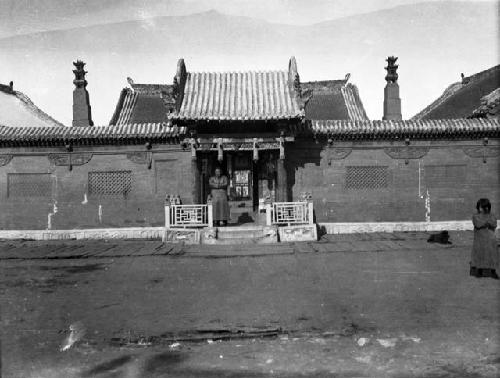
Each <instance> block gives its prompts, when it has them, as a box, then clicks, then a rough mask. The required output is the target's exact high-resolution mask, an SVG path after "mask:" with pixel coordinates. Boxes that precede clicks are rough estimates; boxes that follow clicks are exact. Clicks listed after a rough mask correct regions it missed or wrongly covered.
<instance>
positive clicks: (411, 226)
mask: <svg viewBox="0 0 500 378" xmlns="http://www.w3.org/2000/svg"><path fill="white" fill-rule="evenodd" d="M317 226H318V227H319V229H320V230H322V232H323V233H328V234H355V233H372V232H405V231H415V232H439V231H443V230H447V231H472V230H473V229H474V228H473V226H472V222H471V221H469V220H466V221H446V222H378V223H320V224H318V225H317ZM317 226H316V225H312V226H309V225H304V226H290V227H279V229H278V234H279V239H280V241H282V242H290V241H292V242H295V241H314V240H317V228H316V227H317ZM202 233H203V236H202ZM496 235H497V238H498V239H499V240H500V228H497V230H496ZM266 236H267V237H268V239H267V238H266V240H265V241H263V242H264V243H266V242H267V243H269V242H271V243H273V242H274V243H275V242H277V240H276V235H275V234H272V235H271V234H269V235H267V233H266ZM216 237H217V236H216V234H214V229H213V228H207V229H204V230H200V229H185V228H178V229H173V228H172V229H167V230H166V229H165V228H164V227H130V228H106V229H85V230H0V240H2V239H3V240H19V239H25V240H70V239H74V240H75V239H76V240H107V239H146V240H163V241H164V242H168V243H186V244H200V243H202V244H217V243H216V242H213V243H211V242H210V241H211V240H213V239H215V238H216ZM209 239H211V240H209Z"/></svg>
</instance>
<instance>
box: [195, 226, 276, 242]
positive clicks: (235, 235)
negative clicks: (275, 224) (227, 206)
mask: <svg viewBox="0 0 500 378" xmlns="http://www.w3.org/2000/svg"><path fill="white" fill-rule="evenodd" d="M215 231H216V232H215V233H213V231H212V235H216V237H215V238H214V236H210V231H208V233H205V234H204V236H203V237H202V244H235V245H238V244H265V243H276V242H277V241H278V236H277V229H275V228H269V227H263V226H240V227H217V229H216V230H215Z"/></svg>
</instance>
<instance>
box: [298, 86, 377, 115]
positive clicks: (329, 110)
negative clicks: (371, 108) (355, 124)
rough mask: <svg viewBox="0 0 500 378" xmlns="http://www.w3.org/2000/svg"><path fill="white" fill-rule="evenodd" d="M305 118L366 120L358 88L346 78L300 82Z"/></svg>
mask: <svg viewBox="0 0 500 378" xmlns="http://www.w3.org/2000/svg"><path fill="white" fill-rule="evenodd" d="M301 86H302V89H303V96H304V97H305V98H307V97H308V99H307V102H306V105H305V116H306V119H323V120H327V119H345V120H353V121H362V120H367V119H368V117H367V115H366V112H365V109H364V107H363V103H362V102H361V98H360V97H359V93H358V89H357V88H356V86H355V85H353V84H351V83H347V82H346V80H325V81H313V82H306V83H301Z"/></svg>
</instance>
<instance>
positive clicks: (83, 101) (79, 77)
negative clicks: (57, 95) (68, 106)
mask: <svg viewBox="0 0 500 378" xmlns="http://www.w3.org/2000/svg"><path fill="white" fill-rule="evenodd" d="M73 65H74V66H75V68H76V69H74V70H73V73H74V74H75V79H74V80H73V84H75V89H74V90H73V126H94V122H92V113H91V108H90V100H89V92H88V91H87V80H85V74H86V73H87V71H85V69H84V66H85V63H84V62H82V61H81V60H77V61H76V62H73Z"/></svg>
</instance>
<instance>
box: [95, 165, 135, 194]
mask: <svg viewBox="0 0 500 378" xmlns="http://www.w3.org/2000/svg"><path fill="white" fill-rule="evenodd" d="M88 190H89V195H91V196H124V197H126V196H127V195H128V194H130V192H131V191H132V172H131V171H108V172H89V177H88Z"/></svg>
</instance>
